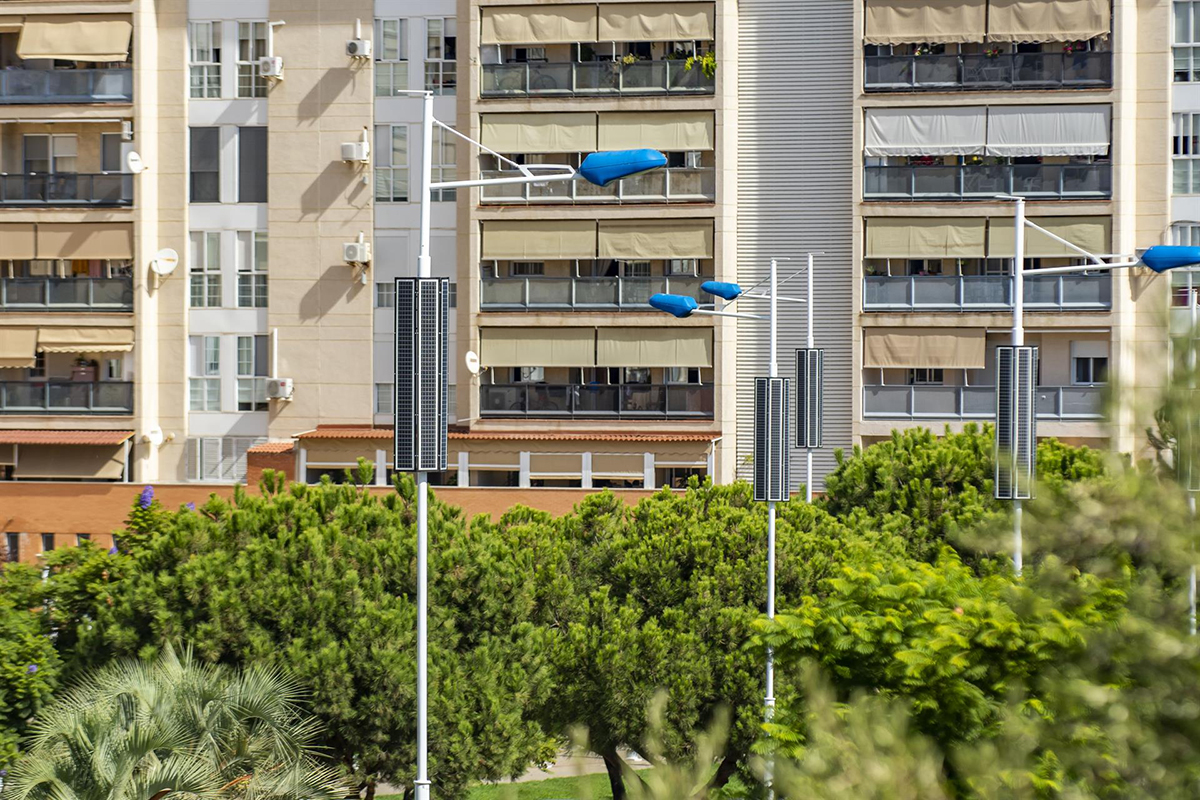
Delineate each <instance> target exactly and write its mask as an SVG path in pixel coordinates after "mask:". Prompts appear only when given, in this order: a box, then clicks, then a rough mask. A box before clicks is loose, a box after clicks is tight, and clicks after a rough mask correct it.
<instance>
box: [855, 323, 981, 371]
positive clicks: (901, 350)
mask: <svg viewBox="0 0 1200 800" xmlns="http://www.w3.org/2000/svg"><path fill="white" fill-rule="evenodd" d="M986 334H987V329H986V328H903V329H896V328H865V329H863V366H864V367H880V368H888V367H899V368H907V369H983V367H984V359H985V357H986V355H987V347H986Z"/></svg>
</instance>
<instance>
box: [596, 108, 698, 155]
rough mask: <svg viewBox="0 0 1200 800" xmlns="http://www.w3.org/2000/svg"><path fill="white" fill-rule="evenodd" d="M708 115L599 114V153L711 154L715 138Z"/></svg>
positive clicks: (637, 112)
mask: <svg viewBox="0 0 1200 800" xmlns="http://www.w3.org/2000/svg"><path fill="white" fill-rule="evenodd" d="M715 127H716V126H715V124H714V122H713V114H712V112H711V111H674V112H662V113H658V114H652V113H647V112H644V111H611V112H603V111H602V112H600V134H599V137H598V138H599V149H600V150H636V149H638V148H641V147H652V148H654V149H655V150H662V151H664V152H680V151H687V150H712V149H713V146H714V141H715V140H716V134H715V132H714V129H715Z"/></svg>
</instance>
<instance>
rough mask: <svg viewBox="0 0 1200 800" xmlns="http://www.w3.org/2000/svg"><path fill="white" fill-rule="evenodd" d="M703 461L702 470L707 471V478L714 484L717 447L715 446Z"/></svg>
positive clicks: (715, 479)
mask: <svg viewBox="0 0 1200 800" xmlns="http://www.w3.org/2000/svg"><path fill="white" fill-rule="evenodd" d="M704 461H705V464H704V468H705V469H706V470H707V471H708V477H710V478H712V482H713V483H714V484H715V483H716V482H717V446H716V445H715V444H714V445H713V446H712V449H711V450H709V451H708V455H707V456H706V457H705V459H704Z"/></svg>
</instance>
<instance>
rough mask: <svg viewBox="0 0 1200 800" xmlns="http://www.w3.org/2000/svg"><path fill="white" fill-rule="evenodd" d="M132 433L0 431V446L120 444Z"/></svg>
mask: <svg viewBox="0 0 1200 800" xmlns="http://www.w3.org/2000/svg"><path fill="white" fill-rule="evenodd" d="M131 436H133V431H33V430H0V444H68V445H69V444H75V445H105V444H121V443H122V442H124V441H125V440H126V439H128V438H129V437H131Z"/></svg>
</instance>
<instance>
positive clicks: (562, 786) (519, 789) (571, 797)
mask: <svg viewBox="0 0 1200 800" xmlns="http://www.w3.org/2000/svg"><path fill="white" fill-rule="evenodd" d="M585 789H586V791H587V792H588V793H587V794H586V795H585V794H584V791H585ZM584 797H586V798H588V799H589V800H612V791H611V790H610V789H609V786H608V775H606V774H605V773H603V772H601V773H597V774H595V775H584V776H583V777H581V778H547V779H546V780H544V781H528V782H525V783H498V784H488V785H484V786H476V787H474V788H472V789H471V791H470V792H468V793H467V800H582V798H584ZM376 800H400V795H398V794H395V795H386V796H383V795H381V796H380V797H378V798H376Z"/></svg>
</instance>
